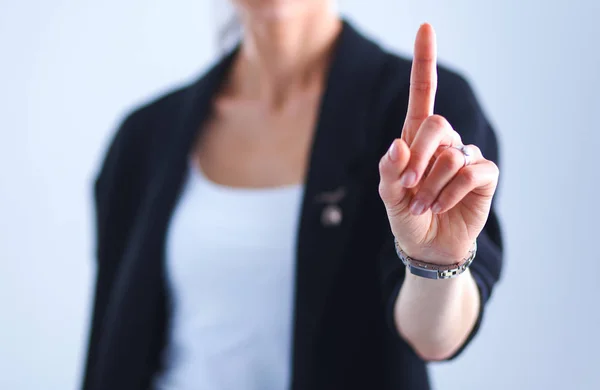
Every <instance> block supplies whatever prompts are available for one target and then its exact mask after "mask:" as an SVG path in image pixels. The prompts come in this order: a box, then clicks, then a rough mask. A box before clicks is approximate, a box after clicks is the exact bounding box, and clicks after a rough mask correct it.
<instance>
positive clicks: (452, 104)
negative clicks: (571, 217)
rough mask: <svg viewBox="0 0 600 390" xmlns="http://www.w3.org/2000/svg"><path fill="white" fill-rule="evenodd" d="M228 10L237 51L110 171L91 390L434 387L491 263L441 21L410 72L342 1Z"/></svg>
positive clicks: (116, 157) (474, 156)
mask: <svg viewBox="0 0 600 390" xmlns="http://www.w3.org/2000/svg"><path fill="white" fill-rule="evenodd" d="M234 3H235V6H236V8H237V10H238V12H239V17H240V19H241V21H242V22H243V30H244V35H243V39H242V42H241V44H240V45H239V47H237V48H236V49H235V50H233V51H232V52H231V53H230V54H229V55H228V56H226V57H225V58H224V59H222V60H221V61H220V62H219V63H218V64H217V65H215V66H214V67H213V68H212V69H211V70H210V71H209V72H208V73H207V74H206V75H204V76H203V77H202V78H200V80H199V81H197V82H196V83H194V84H192V85H189V86H186V87H184V88H181V89H179V90H176V91H174V92H172V93H170V94H168V95H166V96H163V97H161V98H160V99H158V100H156V101H154V102H152V103H150V104H148V105H146V106H144V107H142V108H140V109H138V110H136V111H135V112H134V113H132V114H131V115H129V116H128V118H127V119H126V120H125V122H124V123H123V125H122V127H121V128H120V129H119V131H118V132H117V134H116V136H115V138H114V140H113V142H112V144H111V146H110V149H109V151H108V154H107V156H106V158H105V161H104V163H103V166H102V169H101V172H100V174H99V176H98V178H97V181H96V186H95V191H96V192H95V196H96V208H97V231H98V237H97V240H98V247H97V250H98V253H97V256H98V276H97V287H96V296H95V305H94V313H93V323H92V332H91V340H90V346H89V351H88V361H87V367H86V375H85V382H84V388H85V389H94V390H98V389H111V390H118V389H127V390H131V389H147V388H155V389H177V390H185V389H252V390H268V389H293V390H299V389H310V390H315V389H419V390H420V389H427V388H428V387H429V385H428V380H427V373H426V365H425V362H427V361H436V360H446V359H451V358H452V357H454V356H456V355H457V354H458V353H459V352H460V351H461V350H462V349H463V348H464V346H465V345H466V344H467V343H468V342H469V340H470V339H471V338H472V337H473V335H474V334H475V332H476V331H477V329H478V327H479V324H480V321H481V316H482V312H483V307H484V304H485V302H486V301H487V299H488V298H489V296H490V294H491V290H492V287H493V285H494V283H495V282H496V281H497V279H498V277H499V274H500V268H501V240H500V234H499V227H498V223H497V220H496V217H495V215H494V213H493V212H491V208H492V197H493V194H494V191H495V189H496V184H497V180H498V169H497V167H496V165H495V164H494V162H493V161H494V160H496V158H497V146H496V140H495V137H494V134H493V132H492V130H491V129H490V126H489V123H488V122H487V121H486V119H485V117H484V115H483V113H482V111H481V109H480V108H479V106H478V104H477V102H476V100H475V98H474V96H473V93H472V92H471V89H470V88H469V86H468V85H467V83H466V82H465V81H464V80H463V79H462V78H460V77H459V76H458V75H456V74H454V73H451V72H450V71H448V70H445V69H439V82H438V80H437V77H438V73H437V72H436V60H435V58H436V54H435V37H434V32H433V30H432V28H431V27H430V26H429V25H423V26H421V28H420V30H419V31H418V33H417V38H416V42H415V58H414V61H413V66H412V74H411V65H410V63H409V62H408V61H406V60H404V59H401V58H399V57H397V56H394V55H392V54H389V53H386V52H385V51H383V50H382V49H381V48H380V47H378V46H377V45H376V44H374V43H373V42H371V41H369V40H368V39H367V38H365V37H363V36H362V35H360V34H359V33H358V32H357V31H356V30H355V29H354V28H353V27H352V26H351V25H350V24H349V23H347V22H345V21H342V20H340V19H339V18H338V16H337V15H336V13H335V12H334V4H333V0H313V1H301V0H295V1H275V0H271V1H268V0H264V1H261V0H236V1H235V2H234ZM436 87H437V95H436ZM434 102H435V112H436V115H434ZM451 124H452V125H451ZM463 142H464V143H465V144H476V145H477V146H474V145H470V146H463ZM482 152H483V153H482ZM484 156H485V157H484ZM488 159H489V160H488ZM382 200H383V201H382ZM476 241H477V244H478V248H477V249H476V248H475V246H474V243H475V242H476ZM475 253H476V259H475V261H473V262H472V263H471V260H472V259H473V255H474V254H475ZM415 259H416V260H415ZM405 264H406V266H405ZM432 278H438V280H434V279H432ZM442 278H443V279H442Z"/></svg>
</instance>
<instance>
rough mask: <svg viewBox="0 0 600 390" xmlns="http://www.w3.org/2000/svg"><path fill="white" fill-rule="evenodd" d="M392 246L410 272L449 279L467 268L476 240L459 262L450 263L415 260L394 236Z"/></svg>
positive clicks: (475, 251) (475, 248) (421, 275)
mask: <svg viewBox="0 0 600 390" xmlns="http://www.w3.org/2000/svg"><path fill="white" fill-rule="evenodd" d="M394 246H395V247H396V253H397V254H398V257H399V258H400V260H402V262H403V263H404V265H406V266H407V267H408V269H409V270H410V273H411V274H413V275H417V276H420V277H422V278H427V279H451V278H454V277H457V276H458V275H460V274H462V273H463V272H465V271H466V270H467V268H469V265H471V263H472V262H473V260H474V259H475V254H476V253H477V241H475V242H474V243H473V248H472V249H471V250H470V251H469V255H468V256H467V257H466V258H465V259H464V260H463V261H461V262H460V263H455V264H450V265H438V264H432V263H426V262H424V261H421V260H416V259H413V258H411V257H409V256H408V255H407V254H406V252H404V251H403V250H402V248H400V245H398V241H397V240H396V239H395V238H394Z"/></svg>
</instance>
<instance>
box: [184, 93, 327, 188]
mask: <svg viewBox="0 0 600 390" xmlns="http://www.w3.org/2000/svg"><path fill="white" fill-rule="evenodd" d="M234 108H235V109H234ZM316 116H317V99H306V100H305V101H304V102H303V104H296V105H294V106H292V107H287V108H282V109H281V110H277V111H273V110H271V109H266V108H263V107H261V106H260V105H258V104H250V105H237V106H235V107H226V108H222V107H221V108H219V107H218V105H217V107H216V108H215V113H214V114H213V116H212V117H211V118H210V119H209V120H208V121H207V122H206V123H205V124H204V126H203V128H202V130H201V132H200V136H199V138H198V142H197V144H196V147H195V148H194V156H195V161H196V162H197V164H199V166H201V167H202V169H203V171H204V172H205V173H206V175H207V176H208V177H209V178H210V179H211V180H212V181H214V182H216V183H219V184H222V185H227V186H231V187H250V188H256V187H276V186H281V185H289V184H297V183H302V182H304V178H305V174H306V172H305V171H306V166H307V163H308V160H309V158H310V149H311V144H312V140H313V134H314V131H315V127H316V122H317V118H316Z"/></svg>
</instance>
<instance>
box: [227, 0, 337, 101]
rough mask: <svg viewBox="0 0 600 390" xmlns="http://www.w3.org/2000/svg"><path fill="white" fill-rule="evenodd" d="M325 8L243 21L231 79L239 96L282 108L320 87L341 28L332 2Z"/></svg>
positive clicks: (248, 18) (325, 4)
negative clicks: (292, 97) (300, 93)
mask: <svg viewBox="0 0 600 390" xmlns="http://www.w3.org/2000/svg"><path fill="white" fill-rule="evenodd" d="M321 4H323V6H322V7H321V8H319V9H311V10H309V11H307V12H305V13H304V14H300V13H290V14H289V15H278V16H277V17H270V18H269V17H263V18H254V19H253V18H251V17H248V16H246V17H244V18H243V19H244V39H243V42H242V45H241V50H240V54H239V56H238V58H237V60H236V63H235V64H234V67H233V72H232V78H231V79H230V82H231V83H230V88H231V90H233V91H235V92H234V93H235V94H236V95H239V96H240V95H241V96H244V97H247V98H252V99H260V100H262V101H264V102H265V103H266V104H268V105H269V106H281V105H282V104H284V103H285V101H286V100H287V99H288V97H289V96H290V95H291V94H293V93H294V92H296V91H304V90H307V89H308V90H313V89H314V87H315V86H319V87H320V84H321V83H322V80H323V79H324V75H325V73H326V70H327V67H328V63H329V58H330V53H331V51H332V48H333V46H334V42H335V40H336V38H337V36H338V34H339V32H340V30H341V27H342V23H341V21H340V19H339V17H338V16H337V14H336V12H335V10H334V9H332V7H331V5H330V3H329V2H326V1H324V2H321ZM313 8H317V7H313Z"/></svg>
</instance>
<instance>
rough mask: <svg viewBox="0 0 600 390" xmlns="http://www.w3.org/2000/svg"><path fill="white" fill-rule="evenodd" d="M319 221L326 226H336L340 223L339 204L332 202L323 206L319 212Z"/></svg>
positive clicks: (340, 212)
mask: <svg viewBox="0 0 600 390" xmlns="http://www.w3.org/2000/svg"><path fill="white" fill-rule="evenodd" d="M321 223H322V224H323V226H327V227H333V226H338V225H339V224H340V223H342V210H341V209H340V208H339V206H337V205H334V204H330V205H327V206H325V208H323V212H322V213H321Z"/></svg>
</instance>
